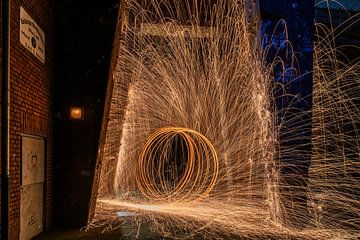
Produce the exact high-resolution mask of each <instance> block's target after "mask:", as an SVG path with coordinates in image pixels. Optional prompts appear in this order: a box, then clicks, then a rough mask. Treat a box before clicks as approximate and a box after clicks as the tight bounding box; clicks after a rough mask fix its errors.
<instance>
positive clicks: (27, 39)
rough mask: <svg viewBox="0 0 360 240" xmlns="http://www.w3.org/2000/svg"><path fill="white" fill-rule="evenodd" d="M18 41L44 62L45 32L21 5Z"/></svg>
mask: <svg viewBox="0 0 360 240" xmlns="http://www.w3.org/2000/svg"><path fill="white" fill-rule="evenodd" d="M20 43H21V44H22V45H23V46H24V47H26V49H28V50H29V51H30V52H31V53H32V54H34V55H35V57H37V58H38V59H39V60H40V61H41V62H42V63H45V33H44V31H43V30H42V29H41V28H40V27H39V26H38V25H37V24H36V22H35V21H34V20H33V19H32V18H31V17H30V15H29V14H28V13H27V12H26V11H25V10H24V8H23V7H21V8H20Z"/></svg>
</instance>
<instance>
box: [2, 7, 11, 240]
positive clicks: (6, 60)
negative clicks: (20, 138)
mask: <svg viewBox="0 0 360 240" xmlns="http://www.w3.org/2000/svg"><path fill="white" fill-rule="evenodd" d="M10 5H11V1H10V0H4V1H2V8H1V10H2V14H1V16H2V20H1V21H2V33H1V35H2V46H1V47H2V56H1V57H2V72H1V80H2V88H1V105H2V106H1V108H2V110H1V111H2V112H1V239H4V240H5V239H9V179H10V171H9V169H10V168H9V161H10V155H9V152H10V151H9V150H10V130H9V125H10V124H9V123H10V120H9V119H10Z"/></svg>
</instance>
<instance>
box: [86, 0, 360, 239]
mask: <svg viewBox="0 0 360 240" xmlns="http://www.w3.org/2000/svg"><path fill="white" fill-rule="evenodd" d="M186 2H187V1H185V2H184V1H178V0H166V1H161V3H159V1H155V0H144V1H127V2H126V4H127V5H126V14H127V15H128V16H132V18H131V17H129V18H127V21H126V22H125V26H124V32H123V34H122V36H121V40H120V50H119V53H118V63H117V67H116V69H115V73H114V78H115V89H114V92H113V94H112V95H113V102H112V106H111V114H110V122H109V124H108V133H107V139H106V146H105V153H106V155H105V159H104V161H103V163H102V171H101V177H100V187H99V197H98V200H97V207H96V215H95V218H94V220H93V222H92V223H91V224H90V225H89V226H90V228H91V227H92V226H94V225H96V226H98V225H104V224H109V223H110V228H111V227H116V226H117V225H119V224H122V223H123V222H122V221H119V220H118V219H119V217H120V216H125V215H126V217H130V218H133V219H134V220H135V221H136V223H137V224H138V225H139V226H140V225H141V224H142V223H143V222H147V223H149V224H150V225H151V227H152V229H153V230H154V231H157V232H159V233H161V234H162V235H163V236H169V237H177V235H176V229H182V230H183V231H186V232H187V233H188V234H187V235H186V236H185V238H186V237H187V238H191V237H192V236H194V235H195V234H201V235H203V236H204V238H209V239H216V238H219V239H223V238H224V237H228V238H230V239H231V238H232V237H233V236H240V237H245V238H246V237H248V238H252V239H267V238H271V239H274V238H275V239H356V238H357V237H359V236H360V232H359V227H360V221H359V219H360V198H359V195H360V186H359V177H358V176H359V166H360V165H359V159H360V156H359V155H360V145H359V144H360V143H359V142H360V141H359V140H360V134H359V133H360V132H359V124H360V112H359V111H360V108H359V94H358V92H359V91H360V89H359V88H360V74H359V71H360V64H359V61H358V60H357V61H345V62H342V61H340V60H338V56H339V55H341V54H342V53H341V49H340V48H339V47H335V39H334V36H335V35H336V33H334V31H335V30H333V29H328V28H326V27H325V26H323V25H317V41H316V42H315V54H314V71H313V76H314V86H313V96H312V98H313V109H312V116H313V118H312V124H310V125H309V122H308V121H305V120H303V121H302V119H306V116H308V114H309V112H306V111H304V112H299V111H293V110H294V109H295V110H296V106H295V105H296V102H298V101H302V99H301V98H300V97H299V96H291V95H290V94H288V93H285V94H284V95H283V96H281V97H283V98H287V99H291V101H290V102H291V104H290V105H289V106H287V107H286V108H284V109H279V108H278V107H277V106H276V105H275V103H274V102H276V101H275V100H276V99H275V98H278V96H274V94H273V92H274V89H279V87H281V88H283V89H286V84H291V82H292V81H296V76H295V77H294V79H293V80H291V81H290V82H289V81H285V80H286V79H287V78H288V75H291V74H292V73H291V71H294V70H295V68H294V69H292V70H289V69H286V68H285V63H284V61H282V60H281V59H280V57H277V58H275V60H274V63H272V64H271V65H270V66H269V65H268V64H267V63H266V62H265V61H264V59H265V58H266V53H267V50H266V49H265V50H260V49H261V47H260V46H261V43H259V41H258V40H257V39H256V38H254V36H253V34H252V33H251V31H250V30H249V28H248V25H247V22H246V20H245V19H246V15H245V8H244V5H243V4H242V2H241V1H232V0H219V1H218V3H217V4H216V5H210V4H209V3H208V1H205V0H203V1H202V0H199V1H195V2H196V4H195V7H193V8H191V7H190V5H188V4H187V3H186ZM199 12H207V13H209V14H205V16H200V15H199ZM150 23H151V24H150ZM142 24H144V25H142ZM199 25H204V26H201V28H200V27H199ZM154 29H155V30H156V31H155V30H154ZM339 31H341V30H339ZM269 45H271V43H269ZM279 47H281V48H286V49H287V48H289V49H291V44H290V43H289V42H288V41H284V43H283V44H282V45H281V46H279ZM279 50H280V49H279ZM356 50H358V49H356V48H354V51H356ZM290 59H293V61H296V57H295V56H291V58H290ZM278 64H279V65H280V66H283V68H284V73H283V78H284V81H282V82H283V84H284V85H283V86H279V85H276V83H274V81H273V75H272V69H273V67H274V66H275V65H278ZM293 65H295V62H293ZM278 84H280V83H278ZM274 85H276V86H274ZM123 115H124V117H122V116H123ZM279 116H282V117H281V118H279ZM293 123H297V125H294V124H293ZM286 126H294V127H293V128H291V129H286ZM309 129H311V131H312V138H311V143H310V144H311V145H312V147H313V149H312V151H311V153H310V152H309V151H308V150H306V149H305V150H304V147H306V146H298V145H293V146H282V145H281V143H283V142H286V141H289V142H290V141H298V142H301V141H302V140H303V138H304V136H301V135H298V136H294V134H288V133H293V132H297V133H300V132H302V131H308V130H309ZM280 133H283V134H280ZM280 136H281V137H285V138H286V139H280ZM287 136H290V137H287ZM280 154H281V155H282V156H280ZM286 156H298V158H299V161H300V160H301V159H308V161H309V162H310V166H309V168H308V174H299V173H282V171H283V170H284V169H285V167H286V169H289V168H290V169H291V166H290V163H286V164H285V163H283V162H281V161H280V159H281V158H283V159H286ZM292 169H293V172H296V171H297V170H298V169H296V168H295V166H294V167H293V168H292ZM290 183H295V184H290ZM305 183H306V184H305ZM304 201H305V203H304ZM127 212H129V213H130V214H127ZM132 214H133V215H132Z"/></svg>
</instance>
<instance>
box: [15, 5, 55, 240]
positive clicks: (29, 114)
mask: <svg viewBox="0 0 360 240" xmlns="http://www.w3.org/2000/svg"><path fill="white" fill-rule="evenodd" d="M20 6H22V7H23V8H24V9H25V10H26V12H27V13H28V14H29V15H30V16H31V17H32V18H33V19H34V20H35V21H36V23H37V24H38V25H39V26H40V28H42V30H43V31H44V32H45V38H46V47H45V49H46V54H45V64H43V63H42V62H41V61H39V60H38V59H37V58H36V57H35V56H34V55H32V54H31V53H30V52H29V51H28V50H27V49H25V47H23V46H22V45H21V44H20V41H19V27H20V26H19V25H20V24H19V19H20ZM53 20H54V19H53V1H52V0H12V1H11V50H10V51H11V56H10V58H11V59H10V71H11V105H10V108H11V110H10V148H11V149H10V157H11V159H10V204H9V206H10V213H9V215H10V222H9V224H10V239H18V238H19V232H20V184H21V181H20V180H21V169H20V167H21V133H28V134H35V135H40V136H44V137H45V139H46V154H45V182H44V220H45V222H44V228H45V230H46V229H49V227H50V226H51V222H52V219H51V215H52V209H51V203H52V125H53V122H52V118H53V106H52V101H53V99H52V95H53V89H52V88H53V74H52V73H53V65H52V63H53V49H52V43H53V39H52V36H53Z"/></svg>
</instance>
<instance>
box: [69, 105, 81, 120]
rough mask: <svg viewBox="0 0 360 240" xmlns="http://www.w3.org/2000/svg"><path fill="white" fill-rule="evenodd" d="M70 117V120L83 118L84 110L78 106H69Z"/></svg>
mask: <svg viewBox="0 0 360 240" xmlns="http://www.w3.org/2000/svg"><path fill="white" fill-rule="evenodd" d="M70 119H71V120H84V110H83V108H79V107H71V108H70Z"/></svg>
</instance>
